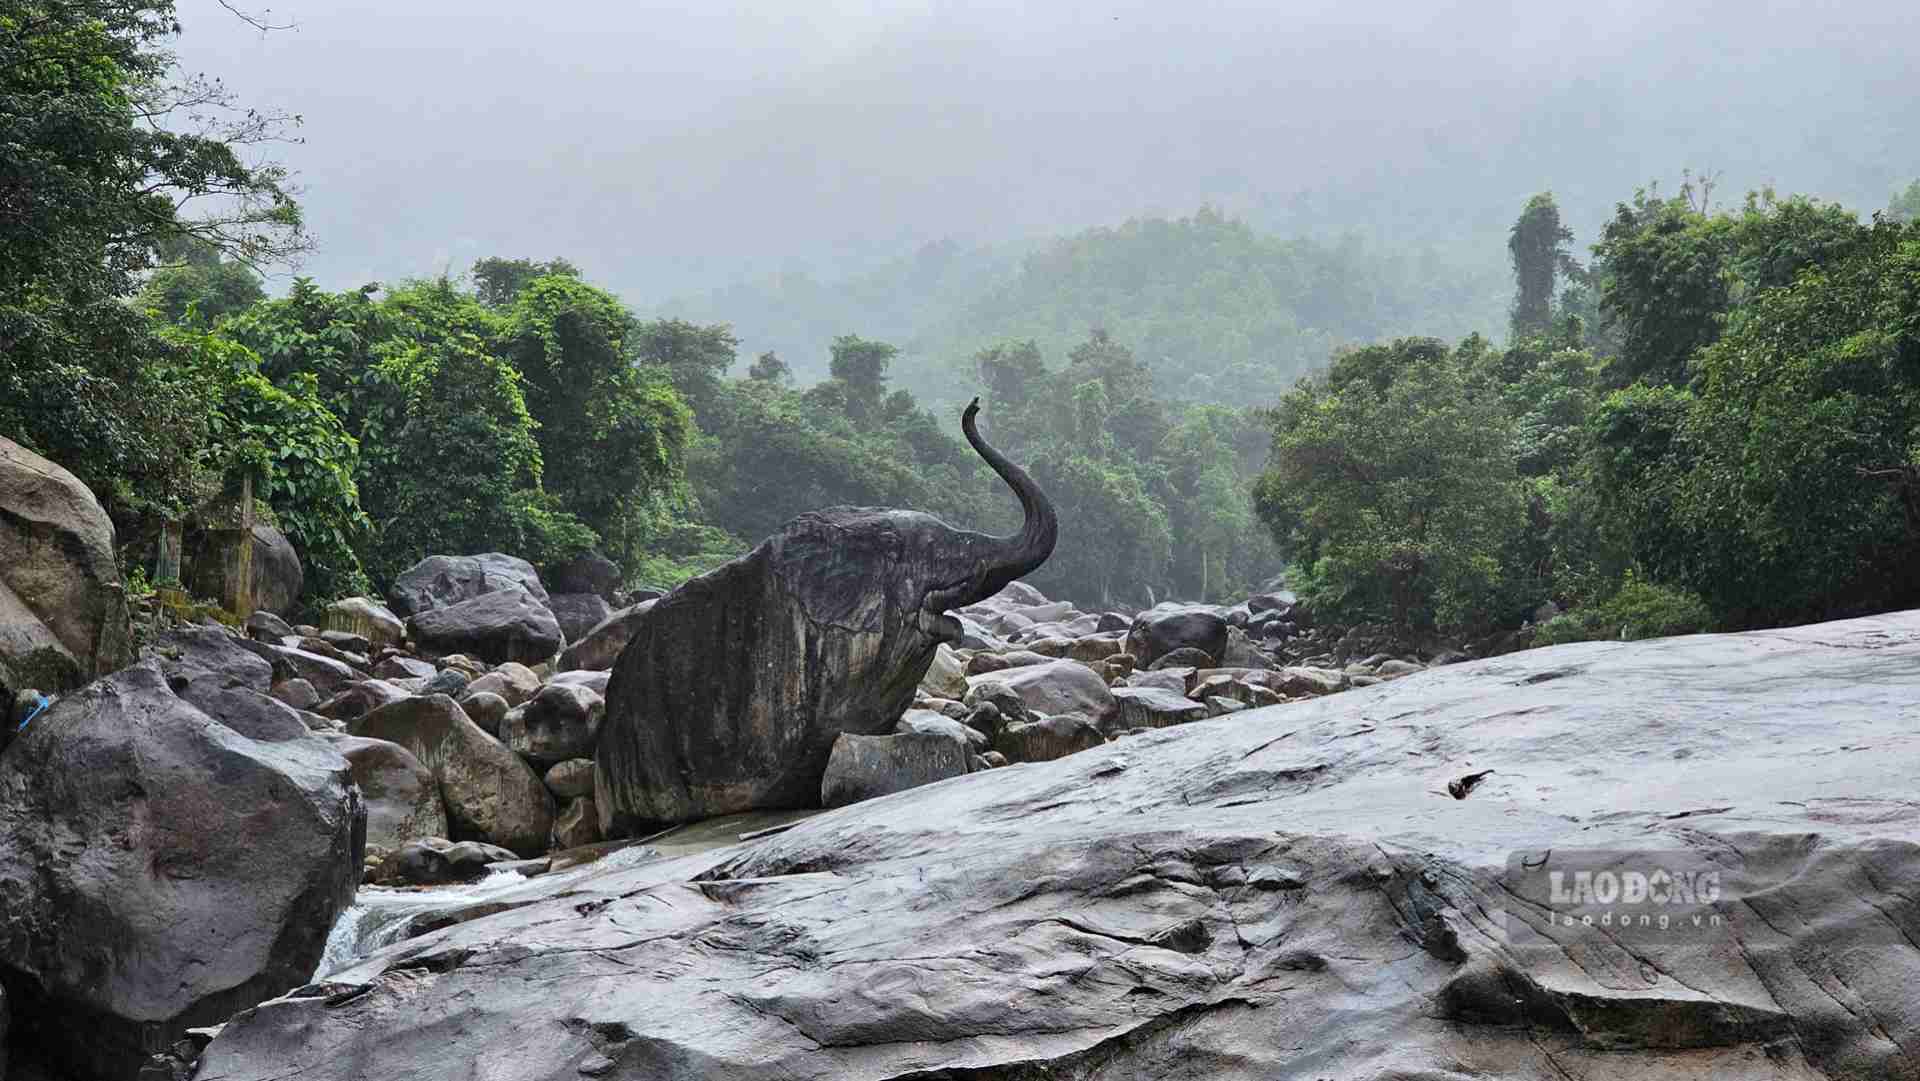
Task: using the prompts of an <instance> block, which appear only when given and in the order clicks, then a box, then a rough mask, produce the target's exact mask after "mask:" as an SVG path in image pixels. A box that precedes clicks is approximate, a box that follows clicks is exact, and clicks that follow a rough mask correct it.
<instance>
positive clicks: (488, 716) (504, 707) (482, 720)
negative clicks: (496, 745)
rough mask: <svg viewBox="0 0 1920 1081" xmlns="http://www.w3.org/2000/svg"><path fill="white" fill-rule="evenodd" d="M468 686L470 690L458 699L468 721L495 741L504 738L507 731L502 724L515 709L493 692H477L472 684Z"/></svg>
mask: <svg viewBox="0 0 1920 1081" xmlns="http://www.w3.org/2000/svg"><path fill="white" fill-rule="evenodd" d="M467 686H468V690H467V691H466V692H465V693H463V694H462V695H461V696H460V697H459V699H458V701H459V703H460V708H461V709H463V710H465V711H466V714H467V717H468V719H470V720H471V721H473V723H474V724H477V725H479V726H480V730H481V731H483V732H485V733H486V734H487V735H489V736H492V737H493V738H495V739H500V738H502V737H503V736H504V735H505V730H504V729H503V728H502V727H501V724H502V722H504V721H505V720H506V719H507V711H509V710H511V709H512V708H513V707H512V706H510V705H508V704H507V700H506V699H504V698H502V697H500V696H499V695H497V694H494V693H493V692H491V691H475V690H473V689H472V686H473V685H472V684H468V685H467Z"/></svg>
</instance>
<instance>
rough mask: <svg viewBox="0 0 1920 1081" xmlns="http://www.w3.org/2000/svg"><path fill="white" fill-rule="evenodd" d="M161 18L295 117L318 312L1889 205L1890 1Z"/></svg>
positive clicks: (1220, 1)
mask: <svg viewBox="0 0 1920 1081" xmlns="http://www.w3.org/2000/svg"><path fill="white" fill-rule="evenodd" d="M179 8H180V15H181V20H182V22H183V23H184V25H185V29H186V32H185V34H184V35H183V36H182V37H181V39H180V40H179V41H178V42H177V45H176V48H177V51H178V52H179V54H180V57H181V60H182V63H183V65H184V66H185V67H187V68H188V69H190V70H194V71H204V72H206V73H208V74H211V75H217V76H220V77H222V78H224V80H225V81H226V82H227V83H228V85H229V86H231V87H232V88H233V89H234V90H235V91H237V92H238V93H239V95H240V96H241V98H242V99H243V100H244V101H246V102H247V103H249V104H254V105H259V106H265V107H273V108H280V109H285V110H288V111H292V112H296V113H299V114H301V115H302V116H304V118H305V124H304V126H303V128H302V129H301V134H302V135H303V136H304V138H305V143H304V144H303V145H299V146H294V147H286V148H283V150H282V152H281V154H280V156H281V157H282V159H283V160H285V161H286V162H287V163H288V164H289V165H291V166H292V167H293V168H294V169H295V170H296V172H297V173H298V177H299V182H300V183H301V185H302V186H303V187H304V189H305V195H304V199H303V202H304V204H305V206H306V208H307V212H308V217H309V222H310V224H311V226H312V229H313V231H314V233H315V235H316V237H317V239H318V241H319V244H320V249H319V251H318V252H317V253H316V254H315V255H314V256H312V257H311V258H310V259H309V261H308V262H307V264H306V267H305V271H306V272H307V273H309V274H311V275H313V276H314V277H316V278H318V279H319V280H320V282H321V283H322V284H323V285H326V286H329V287H335V288H341V287H347V286H351V285H358V284H360V283H362V282H364V281H370V280H394V279H396V278H400V277H404V276H409V275H420V274H430V273H435V272H438V271H440V270H441V269H443V268H450V269H452V270H454V271H455V272H458V271H460V270H463V269H465V268H466V267H467V266H469V265H470V264H471V263H472V262H473V260H474V259H476V258H479V257H481V256H486V255H496V254H498V255H525V256H536V257H547V256H553V255H561V256H566V257H568V258H570V259H573V260H574V261H575V262H577V263H579V264H580V265H581V266H582V267H583V268H585V269H586V271H587V272H588V274H589V276H590V277H592V278H594V279H595V280H598V281H602V282H605V283H606V284H609V285H611V286H613V287H615V288H617V289H619V290H620V291H621V292H622V293H624V294H625V295H626V296H627V297H628V299H629V300H631V301H633V302H634V303H635V304H636V305H638V306H640V307H641V308H643V309H645V308H646V307H648V305H649V304H651V303H653V302H656V301H658V300H662V299H665V298H667V297H670V296H675V295H681V294H686V293H689V292H694V291H698V290H703V289H706V288H709V287H713V286H716V285H720V284H724V283H726V282H729V281H733V280H737V279H741V278H747V277H753V276H756V275H758V274H761V273H765V272H767V271H771V270H777V269H793V268H802V267H804V268H810V269H814V270H816V271H818V272H821V273H823V274H825V275H827V276H832V275H833V274H834V273H837V272H843V271H851V270H854V269H858V268H861V267H864V266H868V265H871V264H872V263H874V262H876V261H878V260H882V259H885V258H887V257H889V256H893V255H899V254H903V253H905V252H907V251H910V250H911V249H912V248H913V247H915V246H917V245H918V244H920V243H922V242H924V241H926V240H931V239H938V238H942V237H954V238H957V239H960V240H962V241H967V242H982V243H991V242H999V241H1004V240H1011V239H1017V238H1022V237H1029V236H1033V235H1038V234H1044V233H1049V232H1056V231H1063V230H1070V229H1077V228H1081V227H1085V226H1088V225H1096V224H1112V223H1117V222H1119V221H1122V220H1124V219H1125V218H1127V217H1129V216H1133V215H1138V214H1143V213H1175V214H1178V213H1185V212H1189V211H1191V210H1192V209H1193V208H1194V207H1196V206H1198V205H1199V204H1200V203H1202V202H1211V203H1213V204H1215V205H1218V206H1222V207H1224V208H1226V209H1228V210H1229V211H1232V212H1234V213H1238V214H1240V215H1242V216H1244V217H1246V218H1247V219H1248V220H1249V221H1252V222H1254V223H1255V224H1257V225H1260V226H1262V227H1264V228H1270V229H1275V230H1279V231H1282V232H1292V231H1308V232H1316V233H1328V232H1335V233H1337V232H1342V231H1346V230H1359V231H1362V232H1364V233H1365V234H1367V235H1369V236H1371V237H1373V238H1375V239H1376V240H1382V241H1384V242H1395V241H1396V240H1397V239H1398V238H1407V239H1409V240H1413V241H1417V242H1419V243H1422V244H1434V245H1438V246H1442V247H1444V246H1447V245H1450V244H1458V243H1464V242H1466V241H1468V240H1470V239H1471V238H1474V237H1482V236H1484V235H1485V234H1487V233H1488V231H1489V230H1498V229H1500V228H1501V227H1503V226H1504V224H1505V222H1507V221H1509V220H1510V219H1511V218H1512V216H1513V214H1514V213H1516V212H1517V211H1518V209H1519V205H1520V203H1521V201H1522V200H1523V199H1524V197H1525V196H1526V194H1528V193H1531V192H1533V191H1537V190H1541V189H1547V188H1551V189H1553V190H1554V191H1556V192H1557V193H1559V194H1560V195H1561V198H1562V202H1563V205H1565V206H1567V208H1568V210H1569V216H1570V217H1571V218H1572V219H1573V224H1574V225H1575V226H1576V228H1578V229H1579V230H1580V233H1581V236H1580V240H1581V242H1582V243H1583V244H1584V243H1587V242H1589V241H1590V240H1591V239H1592V237H1591V233H1592V230H1593V227H1594V226H1595V225H1597V223H1598V221H1599V220H1600V216H1601V215H1602V214H1603V213H1604V212H1605V210H1606V208H1607V206H1608V205H1610V203H1611V202H1612V201H1613V200H1616V199H1620V198H1625V197H1627V196H1629V195H1631V193H1632V190H1633V188H1634V186H1635V185H1636V184H1639V183H1643V182H1645V181H1646V180H1649V179H1652V178H1654V177H1667V178H1677V176H1678V174H1679V171H1680V169H1681V168H1682V167H1686V166H1693V167H1695V168H1699V167H1703V166H1704V167H1709V168H1713V169H1717V170H1721V171H1723V172H1724V173H1725V176H1726V181H1725V184H1724V185H1723V190H1724V191H1726V192H1728V194H1729V195H1731V196H1734V197H1737V194H1738V191H1739V190H1744V189H1745V188H1746V187H1749V186H1754V185H1758V184H1761V183H1772V184H1774V185H1776V186H1778V187H1780V188H1782V189H1785V190H1805V191H1810V192H1815V193H1819V194H1824V195H1828V196H1832V197H1836V198H1841V199H1843V200H1846V201H1848V202H1849V203H1851V204H1853V205H1856V206H1860V207H1862V208H1863V209H1866V210H1872V209H1876V208H1878V207H1879V206H1880V205H1882V204H1883V203H1884V201H1885V199H1886V196H1887V194H1888V192H1889V191H1890V190H1891V188H1892V187H1893V186H1894V185H1895V184H1896V183H1901V184H1904V182H1905V181H1907V180H1910V179H1912V178H1913V177H1915V176H1920V49H1916V48H1915V43H1916V41H1920V16H1916V15H1915V14H1914V13H1913V0H1846V2H1845V3H1838V2H1836V3H1832V4H1817V5H1816V4H1813V3H1770V2H1768V0H1709V2H1702V3H1691V2H1689V0H1580V2H1578V3H1560V2H1558V0H1532V2H1523V0H1508V2H1501V0H1494V2H1483V3H1464V2H1456V3H1444V2H1425V3H1422V2H1414V0H1401V2H1397V3H1382V2H1377V0H1341V2H1321V0H1311V2H1295V0H1289V2H1272V3H1258V4H1256V3H1246V2H1240V0H1180V2H1177V3H1169V2H1156V3H1147V2H1141V0H1110V2H1099V3H1081V2H1069V0H1059V2H1049V3H1015V2H1011V0H969V2H965V3H961V2H948V0H918V2H899V3H890V2H883V0H867V2H857V0H789V2H777V3H776V2H773V0H763V2H759V3H745V2H734V3H716V2H712V0H701V2H700V3H698V4H684V3H680V4H673V5H662V4H655V3H650V2H647V3H634V2H630V0H549V2H547V3H544V4H530V3H527V2H525V0H516V2H514V3H504V2H498V0H380V2H371V0H275V7H274V9H273V11H272V16H273V17H274V18H275V19H277V20H291V21H293V22H295V23H297V28H296V29H293V30H290V31H285V32H279V33H272V34H266V35H262V34H260V33H258V32H256V31H254V30H252V29H250V28H248V27H247V26H245V25H244V24H242V23H240V22H239V21H238V20H236V19H234V18H233V17H232V16H231V15H229V14H227V13H226V12H224V11H222V10H221V9H220V7H219V5H218V3H217V2H216V0H180V4H179ZM1816 8H1820V9H1828V10H1830V11H1831V12H1833V13H1832V14H1823V13H1821V12H1820V11H1816V10H1814V9H1816ZM689 9H692V10H689ZM1842 12H1843V13H1844V14H1841V13H1842Z"/></svg>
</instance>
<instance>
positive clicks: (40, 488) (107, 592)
mask: <svg viewBox="0 0 1920 1081" xmlns="http://www.w3.org/2000/svg"><path fill="white" fill-rule="evenodd" d="M114 543H115V541H114V533H113V523H112V522H111V521H110V520H108V518H107V514H106V512H105V511H104V510H102V509H101V508H100V504H99V502H98V501H96V500H95V499H94V497H93V493H92V492H91V491H88V490H87V486H86V485H84V484H82V483H80V481H79V479H78V478H76V477H75V476H74V475H73V474H72V473H69V472H67V471H66V470H64V469H62V468H60V467H59V466H57V465H55V464H53V463H52V462H50V461H48V460H47V459H45V458H42V457H40V456H39V455H38V454H35V453H33V452H32V451H30V450H28V449H26V448H25V447H22V446H20V445H19V444H18V443H15V442H13V441H11V440H9V439H6V438H3V437H0V698H5V697H8V696H10V695H11V694H12V693H13V692H14V691H17V690H19V689H20V688H22V687H38V688H39V689H41V690H43V691H47V692H48V693H56V692H59V691H65V690H70V689H72V688H74V687H78V686H80V685H81V684H82V683H85V682H86V681H87V680H90V679H92V678H94V677H95V676H98V675H103V674H105V673H107V672H111V671H113V670H114V669H116V668H118V667H120V666H121V665H123V664H125V663H127V661H128V659H129V658H130V657H131V654H132V638H131V636H130V635H129V633H128V629H127V603H126V594H125V592H124V590H123V588H122V587H121V584H120V571H119V567H118V564H117V563H116V562H115V560H114Z"/></svg>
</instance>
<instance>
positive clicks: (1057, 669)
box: [967, 661, 1120, 724]
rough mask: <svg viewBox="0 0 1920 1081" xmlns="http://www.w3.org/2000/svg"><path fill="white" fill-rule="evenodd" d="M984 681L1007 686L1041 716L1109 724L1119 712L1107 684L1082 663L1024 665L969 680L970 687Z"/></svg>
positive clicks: (1055, 662) (1030, 710) (1028, 707)
mask: <svg viewBox="0 0 1920 1081" xmlns="http://www.w3.org/2000/svg"><path fill="white" fill-rule="evenodd" d="M984 682H993V683H999V684H1002V685H1004V686H1006V687H1007V688H1008V689H1009V690H1011V691H1013V693H1014V694H1016V695H1018V696H1019V697H1020V701H1021V702H1022V703H1023V704H1024V705H1025V706H1026V708H1027V710H1028V712H1031V713H1037V714H1040V715H1042V716H1046V715H1049V714H1056V713H1079V714H1082V715H1084V716H1085V717H1086V718H1087V719H1088V720H1091V721H1093V722H1094V723H1095V724H1106V723H1108V722H1110V721H1112V720H1113V718H1114V717H1116V716H1117V715H1118V714H1119V712H1120V704H1119V703H1118V702H1116V701H1115V700H1114V697H1113V692H1112V691H1110V690H1108V689H1107V681H1106V680H1104V679H1102V678H1100V674H1099V673H1098V672H1095V671H1094V670H1093V669H1091V668H1088V667H1087V666H1086V665H1084V664H1081V663H1080V662H1079V661H1048V662H1046V663H1045V664H1031V665H1023V666H1021V667H1019V668H1009V669H1006V670H1005V671H1000V672H991V673H988V674H986V675H980V676H972V677H970V678H968V680H967V683H968V685H969V688H971V687H973V686H977V685H979V684H981V683H984ZM970 704H971V703H970Z"/></svg>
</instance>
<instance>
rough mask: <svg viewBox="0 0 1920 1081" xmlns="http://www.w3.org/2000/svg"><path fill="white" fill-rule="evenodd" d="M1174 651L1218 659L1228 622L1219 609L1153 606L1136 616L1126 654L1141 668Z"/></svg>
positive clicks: (1129, 633) (1175, 605)
mask: <svg viewBox="0 0 1920 1081" xmlns="http://www.w3.org/2000/svg"><path fill="white" fill-rule="evenodd" d="M1176 649H1197V650H1199V651H1201V652H1202V653H1205V654H1206V655H1207V656H1209V657H1215V658H1218V657H1220V656H1221V655H1223V654H1224V653H1226V651H1227V621H1226V619H1225V617H1223V616H1221V614H1220V611H1219V609H1217V608H1210V607H1206V606H1203V605H1196V604H1178V603H1167V604H1160V605H1156V606H1154V607H1152V608H1149V609H1147V610H1146V611H1144V612H1142V613H1140V614H1139V615H1137V616H1135V617H1134V619H1133V627H1132V629H1130V630H1129V631H1128V632H1127V652H1128V653H1131V654H1133V657H1134V660H1135V661H1137V662H1138V663H1139V664H1140V665H1141V666H1142V667H1147V668H1150V667H1152V666H1153V662H1155V661H1157V660H1159V659H1160V658H1161V657H1164V656H1166V655H1167V654H1169V653H1172V652H1173V651H1174V650H1176Z"/></svg>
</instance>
